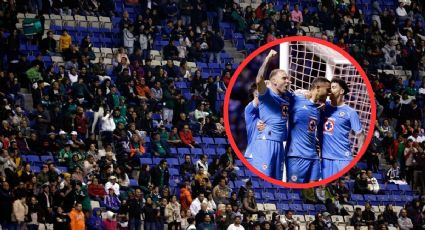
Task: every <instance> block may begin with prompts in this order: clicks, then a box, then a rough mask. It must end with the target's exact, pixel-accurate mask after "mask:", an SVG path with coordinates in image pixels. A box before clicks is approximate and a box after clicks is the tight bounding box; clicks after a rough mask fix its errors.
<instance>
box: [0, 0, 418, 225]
mask: <svg viewBox="0 0 425 230" xmlns="http://www.w3.org/2000/svg"><path fill="white" fill-rule="evenodd" d="M383 3H384V2H383V1H372V3H371V4H368V5H367V6H363V5H362V4H356V2H355V1H354V0H351V1H350V4H344V3H335V2H333V1H322V2H320V3H317V4H316V3H313V2H306V1H301V4H299V3H298V4H285V3H282V1H271V2H267V3H261V4H260V5H259V6H258V7H256V8H253V7H251V6H250V5H248V6H246V7H245V8H242V7H241V5H240V4H238V3H236V2H232V1H221V0H219V1H206V2H204V1H188V0H180V1H173V0H170V1H167V2H159V1H146V2H145V1H143V2H142V3H140V4H139V5H137V6H136V7H139V8H140V9H139V11H138V12H140V14H139V15H137V18H131V17H130V14H129V13H128V12H127V11H124V12H123V13H122V14H119V13H117V12H116V10H115V9H114V6H115V4H116V2H113V1H108V0H102V1H96V0H88V1H80V2H79V1H56V0H54V1H41V0H38V1H29V2H20V1H2V2H1V3H0V11H1V14H0V28H1V30H0V59H1V63H0V97H1V99H2V100H1V105H0V119H1V121H2V123H1V127H0V146H1V148H2V154H1V156H0V175H1V189H0V206H1V207H2V208H1V209H0V224H1V226H2V229H22V228H24V226H25V227H26V228H28V229H40V228H47V229H73V230H74V229H78V230H79V229H86V228H87V229H128V228H129V229H141V226H142V225H143V226H144V229H147V230H149V229H164V228H165V226H167V228H168V229H231V230H232V229H244V228H245V229H300V228H301V226H302V223H300V222H299V221H297V220H296V219H295V218H294V216H293V215H294V214H296V213H294V211H293V210H277V211H278V212H280V213H281V214H282V215H278V214H277V213H274V214H273V215H272V218H269V219H268V220H266V219H267V214H266V213H265V212H263V211H261V210H259V208H258V205H257V201H256V200H257V198H256V191H255V190H254V188H253V187H252V184H253V183H252V182H251V180H254V179H256V178H255V177H253V178H251V180H248V181H247V182H246V185H243V186H238V187H236V188H231V186H230V184H231V183H234V182H240V181H241V180H242V179H245V178H244V177H240V176H238V171H239V170H241V169H240V168H239V167H238V166H237V165H236V163H235V161H236V159H235V156H234V153H233V151H232V149H231V148H230V147H228V146H226V149H225V152H223V153H221V154H220V155H218V156H217V155H215V156H214V159H213V160H212V161H211V160H209V159H208V157H211V156H209V155H207V154H202V155H200V157H199V159H192V157H193V156H194V154H187V155H184V156H181V157H183V158H184V161H183V159H182V162H183V163H181V164H177V165H173V166H174V167H176V166H177V167H178V173H177V174H174V173H172V172H171V171H172V169H175V168H170V164H171V162H169V161H170V159H172V158H176V157H178V156H177V155H176V154H177V153H175V152H172V151H171V150H172V149H176V148H188V149H191V150H192V149H199V148H200V147H203V146H204V143H202V142H199V140H196V138H195V137H198V136H205V137H218V138H220V137H225V131H224V122H223V115H222V108H221V106H220V104H219V105H218V106H217V101H218V99H219V96H220V95H222V94H223V93H224V92H225V90H226V89H227V85H228V83H229V80H230V77H231V75H232V74H233V72H234V69H232V65H231V63H226V67H225V68H224V69H222V70H221V71H220V73H218V74H217V75H218V76H208V77H207V78H205V77H203V76H202V71H203V70H202V69H201V68H199V69H197V70H195V71H192V69H191V68H190V67H189V66H188V62H205V63H219V62H222V63H223V59H222V56H221V51H222V50H223V48H224V38H223V36H224V34H223V33H222V32H224V31H223V30H221V29H222V28H220V24H221V22H229V23H233V24H234V25H235V27H234V28H235V32H241V33H242V34H243V35H244V39H245V41H246V43H247V44H254V45H256V46H257V45H260V44H264V43H266V42H270V41H273V40H275V39H277V38H280V37H286V36H291V35H307V34H308V33H310V32H306V31H304V29H303V28H305V27H308V26H315V27H318V28H320V30H321V31H322V33H321V34H319V36H320V37H321V38H322V39H326V40H328V41H331V42H334V43H335V44H337V45H338V46H339V47H341V48H343V49H345V50H346V51H348V52H349V53H350V54H351V55H352V56H353V57H354V58H355V59H356V60H357V61H358V62H359V63H360V64H361V65H362V67H363V68H364V69H365V70H366V72H367V74H368V77H369V78H370V80H371V82H373V87H374V91H375V96H376V99H377V104H378V111H377V113H378V114H377V118H378V122H377V127H376V132H375V135H374V138H373V139H372V142H371V144H370V146H369V149H368V151H367V153H366V155H365V160H366V161H367V168H366V170H367V171H362V170H360V169H359V170H352V174H353V175H351V178H349V177H348V180H350V179H351V180H355V182H354V184H355V186H354V188H352V189H348V187H347V186H346V184H345V181H346V179H345V178H341V179H340V180H338V181H336V182H334V183H333V184H332V186H326V187H325V186H321V187H318V188H314V189H307V190H303V191H302V195H303V198H304V202H305V203H314V204H324V205H325V206H326V212H322V213H317V214H316V215H315V219H314V221H312V222H311V223H308V225H307V226H306V227H307V228H308V229H330V228H332V229H336V228H337V227H336V223H332V222H333V220H332V219H331V215H342V216H345V215H349V214H351V213H350V212H351V211H350V210H347V209H346V208H345V206H344V205H351V204H353V203H351V200H350V196H351V194H357V193H359V194H380V192H381V191H380V184H379V183H378V181H377V179H376V178H374V176H373V173H383V170H384V167H383V165H384V164H391V167H390V168H389V169H388V171H386V172H385V173H384V174H385V176H386V178H385V180H386V183H397V184H403V183H407V184H411V185H413V186H414V188H417V187H418V188H420V189H422V191H419V192H420V193H421V192H423V190H424V189H425V188H424V186H423V185H424V180H423V178H424V177H425V172H424V171H423V170H424V168H423V167H422V165H423V164H424V163H425V162H424V159H425V158H424V156H425V153H424V149H425V148H424V147H425V146H424V143H425V142H424V141H425V138H424V126H423V124H424V121H423V118H424V116H423V109H424V96H425V88H424V87H425V83H423V81H422V80H423V79H422V77H423V75H421V71H424V70H425V69H424V68H425V53H424V52H425V39H424V36H425V34H424V26H423V19H424V18H423V3H422V2H420V1H412V2H411V3H410V5H405V4H404V3H400V4H399V5H393V7H384V6H382V5H380V4H383ZM121 4H122V2H121ZM369 9H371V12H369V13H368V10H369ZM19 12H20V13H24V12H32V13H36V14H38V15H40V17H41V15H42V14H50V13H56V14H61V15H71V14H72V15H74V14H81V15H86V16H89V15H96V16H120V17H121V21H120V23H119V27H120V31H121V33H120V35H119V36H118V37H116V38H115V39H119V40H121V43H122V46H121V47H116V48H118V51H117V52H116V53H115V54H114V56H113V58H112V63H111V64H112V67H111V66H108V65H109V64H106V63H104V62H103V61H104V58H103V57H100V58H99V57H98V58H96V56H95V54H94V52H93V43H92V42H91V37H90V36H89V34H87V35H85V36H84V38H83V40H82V41H76V39H75V37H73V36H71V35H70V33H68V31H66V30H63V31H61V35H60V38H59V42H58V43H56V40H55V39H54V38H53V35H54V33H57V32H58V31H51V30H48V31H47V33H46V36H45V37H44V38H43V39H37V38H36V39H28V42H31V43H35V44H38V45H39V49H38V50H37V51H36V53H34V54H35V55H34V56H35V59H34V60H33V61H31V62H30V61H29V60H27V54H26V53H23V52H21V51H22V50H20V47H21V46H20V44H21V43H24V42H26V40H25V38H24V37H23V35H22V31H19V30H17V29H16V22H18V19H17V13H19ZM207 12H208V13H207ZM211 15H212V16H211ZM164 18H165V20H162V19H164ZM46 29H47V28H46ZM316 36H317V34H316ZM159 40H162V41H167V43H168V44H167V45H164V46H163V47H161V49H162V50H161V51H162V54H161V56H162V60H166V61H167V63H166V64H165V65H163V66H161V65H153V64H152V62H153V61H154V60H151V56H150V55H149V54H150V51H151V50H153V49H154V48H155V44H156V42H158V41H159ZM44 55H50V56H55V55H60V56H62V57H63V60H64V63H53V64H52V65H47V64H46V63H45V61H44V59H43V56H44ZM94 60H98V61H96V63H94ZM177 61H178V63H179V64H178V65H176V63H177ZM111 68H112V71H108V69H109V70H111ZM383 69H391V70H407V71H409V73H410V74H408V75H406V76H405V78H403V77H402V76H398V75H394V74H386V72H385V71H380V70H383ZM393 73H395V72H393ZM405 80H407V81H408V84H405V82H404V81H405ZM181 82H184V83H186V85H187V86H188V87H187V89H188V92H189V95H190V96H189V97H187V94H185V93H184V92H183V90H182V88H180V87H178V86H179V83H181ZM23 88H25V89H26V90H27V92H30V93H31V96H32V103H30V102H29V101H27V100H26V99H28V97H25V95H24V94H23V90H21V89H23ZM29 156H36V157H37V159H43V160H41V161H39V162H34V161H33V159H31V158H30V157H29ZM39 156H42V158H38V157H39ZM151 158H153V159H154V160H155V159H158V158H159V159H160V160H159V161H154V162H157V164H154V165H153V167H152V164H149V163H141V161H142V160H141V159H151ZM383 160H384V162H383ZM151 162H152V161H151ZM235 184H240V183H235ZM418 185H419V186H418ZM177 186H178V187H177ZM255 189H261V188H255ZM420 189H419V190H420ZM280 202H283V203H285V202H289V201H285V200H280ZM98 205H100V206H101V207H100V208H99V207H95V206H98ZM423 207H424V200H418V201H416V200H415V201H414V202H412V204H409V205H407V206H406V208H405V209H402V210H401V211H400V213H395V212H394V211H393V209H392V206H391V205H388V206H387V207H386V209H385V211H384V212H382V214H381V215H379V216H377V218H376V219H375V213H373V211H372V207H371V206H370V204H366V205H365V210H361V209H357V208H356V209H355V210H353V211H354V213H353V216H352V218H350V223H349V224H350V225H352V226H354V227H355V229H360V227H361V226H367V227H368V229H374V228H379V229H388V227H396V226H398V227H399V228H400V229H403V230H407V229H413V228H414V229H421V228H422V226H423V224H424V223H425V222H424V221H425V213H424V212H423V211H422V210H423ZM283 213H284V214H283ZM102 215H104V216H103V217H102Z"/></svg>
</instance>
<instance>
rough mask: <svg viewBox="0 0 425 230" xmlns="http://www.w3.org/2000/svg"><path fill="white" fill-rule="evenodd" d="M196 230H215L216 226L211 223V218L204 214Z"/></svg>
mask: <svg viewBox="0 0 425 230" xmlns="http://www.w3.org/2000/svg"><path fill="white" fill-rule="evenodd" d="M196 229H197V230H198V229H199V230H201V229H212V230H216V229H217V226H216V225H215V223H214V222H213V221H212V218H211V215H210V214H204V217H203V222H202V223H200V224H199V225H198V227H197V228H196Z"/></svg>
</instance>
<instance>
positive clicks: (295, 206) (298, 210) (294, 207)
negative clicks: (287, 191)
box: [289, 204, 304, 213]
mask: <svg viewBox="0 0 425 230" xmlns="http://www.w3.org/2000/svg"><path fill="white" fill-rule="evenodd" d="M289 209H291V210H294V212H295V213H301V212H303V211H304V209H303V207H302V205H301V204H290V205H289Z"/></svg>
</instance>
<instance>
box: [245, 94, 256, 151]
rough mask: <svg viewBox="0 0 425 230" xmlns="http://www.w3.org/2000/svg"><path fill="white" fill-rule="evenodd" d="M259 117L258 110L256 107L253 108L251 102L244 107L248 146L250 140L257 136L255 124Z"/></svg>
mask: <svg viewBox="0 0 425 230" xmlns="http://www.w3.org/2000/svg"><path fill="white" fill-rule="evenodd" d="M259 117H260V115H259V109H258V107H255V106H254V102H253V101H251V102H250V103H249V104H248V105H246V107H245V125H246V132H247V133H246V137H247V143H248V145H249V144H251V142H252V140H253V139H254V138H255V137H256V136H257V135H258V129H257V127H256V124H257V121H258V120H259Z"/></svg>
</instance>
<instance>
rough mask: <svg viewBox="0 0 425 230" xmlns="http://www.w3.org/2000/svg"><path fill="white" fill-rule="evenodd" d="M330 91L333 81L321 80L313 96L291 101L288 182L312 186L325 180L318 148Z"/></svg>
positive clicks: (311, 92) (312, 90) (315, 84)
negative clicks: (321, 179) (321, 171)
mask: <svg viewBox="0 0 425 230" xmlns="http://www.w3.org/2000/svg"><path fill="white" fill-rule="evenodd" d="M329 90H330V82H329V80H327V79H326V78H323V77H318V78H315V79H314V80H313V82H312V84H311V86H310V90H309V93H308V95H309V96H305V95H297V94H296V95H294V97H293V101H291V107H290V111H289V113H290V116H289V125H288V130H289V138H288V143H287V146H288V149H287V153H286V156H287V161H286V170H287V171H286V175H287V181H288V182H291V183H309V182H312V181H318V180H319V179H320V178H321V174H320V150H318V148H319V146H320V139H321V133H322V131H321V130H322V127H323V123H322V122H323V112H322V108H323V106H324V103H325V101H326V98H327V96H328V94H329ZM266 124H267V123H266Z"/></svg>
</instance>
